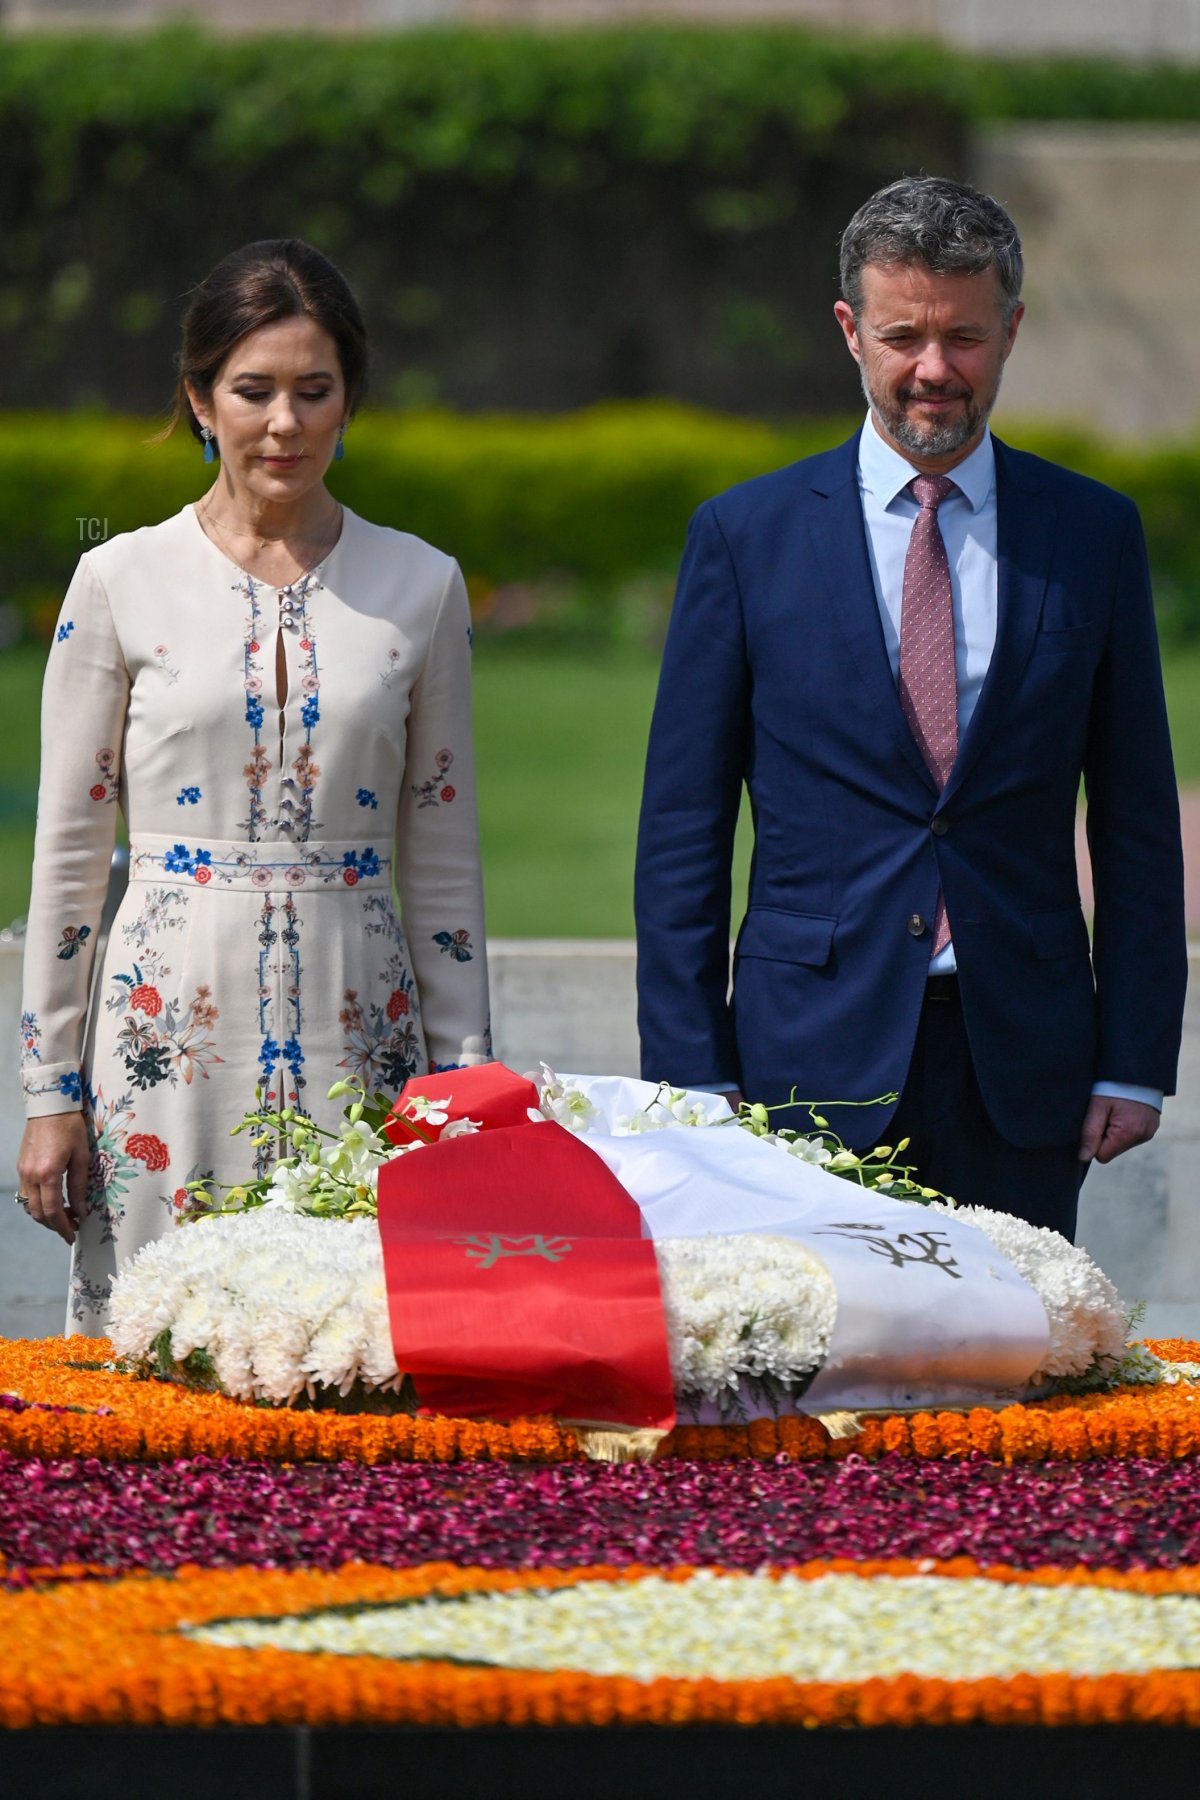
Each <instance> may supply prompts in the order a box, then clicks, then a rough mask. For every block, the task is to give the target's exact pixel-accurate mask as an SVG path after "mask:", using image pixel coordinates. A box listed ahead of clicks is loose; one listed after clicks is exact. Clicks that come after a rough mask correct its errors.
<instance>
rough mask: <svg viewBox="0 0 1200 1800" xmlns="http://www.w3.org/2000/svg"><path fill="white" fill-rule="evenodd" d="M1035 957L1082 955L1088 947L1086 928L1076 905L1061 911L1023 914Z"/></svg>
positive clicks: (1085, 953)
mask: <svg viewBox="0 0 1200 1800" xmlns="http://www.w3.org/2000/svg"><path fill="white" fill-rule="evenodd" d="M1025 923H1026V925H1027V926H1028V928H1029V934H1030V936H1031V937H1032V939H1033V949H1034V954H1035V956H1040V957H1051V956H1086V955H1087V954H1088V951H1089V950H1090V948H1091V945H1090V944H1089V942H1088V928H1087V924H1086V922H1085V920H1084V917H1083V914H1082V912H1081V911H1080V910H1079V908H1078V907H1077V906H1071V907H1068V908H1066V910H1065V911H1062V912H1044V913H1028V914H1026V919H1025Z"/></svg>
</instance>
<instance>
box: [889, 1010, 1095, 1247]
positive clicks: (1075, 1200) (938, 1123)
mask: <svg viewBox="0 0 1200 1800" xmlns="http://www.w3.org/2000/svg"><path fill="white" fill-rule="evenodd" d="M1080 1123H1081V1124H1082V1120H1081V1121H1080ZM886 1135H887V1141H888V1142H889V1143H890V1144H896V1143H898V1142H899V1140H900V1139H901V1138H902V1137H908V1138H910V1139H911V1140H912V1141H911V1143H910V1144H909V1147H908V1149H907V1150H905V1151H904V1152H903V1154H902V1155H901V1156H900V1157H899V1159H898V1160H899V1161H901V1162H904V1163H911V1164H912V1165H913V1167H914V1170H915V1173H916V1175H917V1178H918V1179H919V1180H920V1181H922V1182H923V1183H924V1184H925V1185H926V1186H927V1187H935V1188H938V1189H940V1191H941V1192H942V1193H943V1194H950V1195H952V1196H953V1198H954V1199H955V1200H957V1201H959V1203H960V1204H961V1205H964V1206H989V1207H992V1208H994V1209H995V1211H997V1212H1006V1213H1013V1214H1015V1215H1016V1217H1017V1218H1019V1219H1027V1220H1028V1221H1029V1223H1030V1224H1031V1225H1046V1226H1049V1227H1050V1229H1051V1230H1052V1231H1059V1232H1061V1233H1062V1235H1063V1236H1064V1237H1066V1238H1070V1239H1071V1241H1072V1242H1074V1238H1075V1220H1076V1212H1077V1209H1078V1204H1079V1190H1080V1187H1081V1186H1082V1184H1083V1178H1084V1176H1085V1175H1086V1173H1087V1169H1088V1165H1087V1164H1086V1163H1082V1162H1080V1160H1079V1146H1078V1140H1074V1141H1072V1142H1071V1143H1070V1144H1064V1145H1062V1146H1061V1147H1059V1146H1055V1147H1054V1148H1052V1149H1049V1150H1027V1149H1023V1148H1022V1147H1021V1146H1020V1145H1018V1144H1011V1143H1009V1142H1008V1140H1007V1139H1006V1138H1002V1137H1001V1136H1000V1133H999V1132H998V1131H997V1130H996V1127H995V1126H994V1125H993V1124H992V1121H991V1120H990V1118H989V1117H988V1114H987V1108H986V1107H985V1106H984V1104H983V1098H982V1096H981V1094H980V1092H979V1085H978V1083H977V1081H976V1079H975V1069H974V1066H973V1064H972V1062H971V1051H970V1046H969V1045H968V1043H967V1033H966V1028H965V1026H964V1024H963V1016H962V1006H961V1003H960V1001H959V997H958V982H957V980H956V979H955V977H954V976H953V975H946V976H935V977H934V978H933V979H932V980H931V981H930V983H929V991H928V993H927V995H926V999H925V1003H924V1005H923V1007H922V1009H921V1023H920V1026H919V1027H918V1030H917V1040H916V1045H915V1047H914V1050H913V1058H912V1062H911V1064H910V1065H909V1071H908V1079H907V1081H906V1082H905V1084H904V1089H903V1091H902V1093H901V1095H900V1105H899V1107H898V1108H897V1111H896V1115H895V1117H894V1119H893V1120H892V1122H891V1124H890V1125H889V1126H888V1128H887V1134H886ZM869 1147H870V1146H863V1145H859V1146H856V1148H858V1149H860V1150H861V1149H863V1148H869Z"/></svg>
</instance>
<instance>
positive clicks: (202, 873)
mask: <svg viewBox="0 0 1200 1800" xmlns="http://www.w3.org/2000/svg"><path fill="white" fill-rule="evenodd" d="M196 880H197V881H198V882H199V883H200V885H201V887H203V886H204V884H205V882H206V881H211V880H212V870H211V869H206V868H205V866H204V864H203V863H201V864H200V867H199V868H198V869H197V870H196Z"/></svg>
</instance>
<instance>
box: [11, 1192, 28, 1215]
mask: <svg viewBox="0 0 1200 1800" xmlns="http://www.w3.org/2000/svg"><path fill="white" fill-rule="evenodd" d="M13 1199H14V1200H15V1201H16V1203H17V1205H18V1206H23V1207H24V1208H25V1211H26V1212H28V1211H29V1195H28V1194H14V1195H13Z"/></svg>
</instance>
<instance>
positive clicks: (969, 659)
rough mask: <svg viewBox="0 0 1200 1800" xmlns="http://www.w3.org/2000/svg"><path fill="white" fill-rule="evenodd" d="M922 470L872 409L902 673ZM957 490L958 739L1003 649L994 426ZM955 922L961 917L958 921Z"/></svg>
mask: <svg viewBox="0 0 1200 1800" xmlns="http://www.w3.org/2000/svg"><path fill="white" fill-rule="evenodd" d="M920 472H921V471H920V470H919V469H917V468H914V467H913V465H912V464H911V463H910V462H908V461H907V459H906V458H905V457H903V456H901V454H900V452H899V451H898V450H893V448H892V446H891V445H890V444H889V443H887V442H886V440H885V439H884V438H882V437H881V436H880V434H879V432H878V431H877V430H876V428H875V420H874V416H873V415H872V414H871V413H868V414H867V422H866V424H865V425H864V427H863V431H862V436H861V437H860V439H859V448H858V485H859V492H860V494H861V496H862V508H863V519H864V521H865V523H866V528H867V552H868V555H869V557H870V562H871V575H872V578H873V580H874V582H875V598H876V601H877V602H878V605H879V618H880V623H881V624H882V626H883V637H884V642H885V644H886V645H887V653H888V659H889V661H890V662H891V665H892V674H893V676H896V677H899V673H900V613H901V606H902V600H903V594H904V560H905V557H906V556H907V554H908V541H909V538H910V537H911V535H912V528H913V522H914V521H915V519H916V517H917V514H918V513H919V512H920V510H921V508H920V505H919V504H918V502H917V500H916V498H915V496H914V495H913V494H912V493H911V492H910V491H909V484H910V483H911V482H912V480H913V479H914V477H915V476H917V475H919V474H920ZM949 478H950V480H951V481H953V482H954V484H955V487H956V489H957V490H958V491H957V492H956V493H953V494H948V495H947V496H946V498H945V499H944V500H943V501H942V503H941V505H940V506H939V507H938V524H939V526H940V527H941V532H942V541H943V542H944V544H945V546H946V557H947V560H948V561H949V564H950V589H951V594H952V597H953V602H954V650H955V662H956V665H957V674H958V741H959V743H961V742H962V740H963V735H964V733H965V731H966V729H967V726H968V725H969V724H970V721H971V715H972V714H973V712H974V711H975V706H976V703H977V702H978V699H979V690H980V689H981V688H982V686H983V680H984V676H985V675H986V674H987V672H988V666H989V664H990V663H991V660H992V651H993V650H994V649H995V647H996V595H997V563H996V453H995V451H994V450H993V448H992V434H991V432H990V431H986V430H985V432H984V434H983V437H982V438H981V439H980V441H979V443H978V444H977V445H976V446H975V448H974V450H972V452H971V454H970V455H969V456H966V457H964V458H963V460H962V462H960V463H956V464H955V466H954V468H953V469H951V470H950V471H949ZM951 925H952V926H953V920H951ZM957 966H958V965H957V963H956V962H955V959H954V943H953V940H951V942H950V943H948V944H946V945H945V947H944V948H943V949H941V950H939V952H938V954H937V955H936V956H935V957H933V959H932V960H931V962H930V964H929V973H930V974H931V975H950V974H953V972H954V970H955V969H956V968H957ZM1092 1092H1093V1093H1096V1094H1110V1095H1115V1096H1117V1097H1120V1098H1124V1099H1127V1100H1141V1101H1144V1102H1145V1103H1146V1104H1147V1105H1148V1106H1156V1107H1158V1108H1159V1109H1160V1110H1161V1108H1162V1101H1163V1097H1162V1094H1161V1092H1159V1091H1158V1090H1157V1089H1154V1088H1140V1087H1128V1086H1125V1085H1123V1084H1121V1083H1120V1082H1113V1081H1098V1082H1096V1083H1095V1084H1094V1086H1093V1088H1092Z"/></svg>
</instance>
